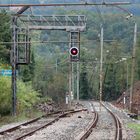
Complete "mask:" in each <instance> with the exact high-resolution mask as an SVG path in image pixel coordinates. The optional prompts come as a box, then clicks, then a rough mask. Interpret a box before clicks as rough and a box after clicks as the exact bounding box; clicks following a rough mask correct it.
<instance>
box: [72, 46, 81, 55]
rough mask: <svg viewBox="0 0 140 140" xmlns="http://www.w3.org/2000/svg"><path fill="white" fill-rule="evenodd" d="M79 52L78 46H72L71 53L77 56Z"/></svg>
mask: <svg viewBox="0 0 140 140" xmlns="http://www.w3.org/2000/svg"><path fill="white" fill-rule="evenodd" d="M78 53H79V50H78V48H76V47H72V48H70V54H71V55H72V56H76V55H78Z"/></svg>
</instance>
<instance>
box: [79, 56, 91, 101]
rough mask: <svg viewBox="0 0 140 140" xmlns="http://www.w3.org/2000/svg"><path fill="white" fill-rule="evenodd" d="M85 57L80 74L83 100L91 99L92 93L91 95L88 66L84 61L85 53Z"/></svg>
mask: <svg viewBox="0 0 140 140" xmlns="http://www.w3.org/2000/svg"><path fill="white" fill-rule="evenodd" d="M82 56H83V58H82V59H83V63H82V65H81V72H80V98H81V99H89V98H90V93H89V82H88V74H87V65H86V62H85V61H84V59H85V58H84V57H85V56H84V53H83V54H82Z"/></svg>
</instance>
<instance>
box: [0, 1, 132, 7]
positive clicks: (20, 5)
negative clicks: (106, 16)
mask: <svg viewBox="0 0 140 140" xmlns="http://www.w3.org/2000/svg"><path fill="white" fill-rule="evenodd" d="M130 4H131V3H130V2H109V3H106V2H103V3H87V2H85V3H50V4H0V7H36V6H48V7H53V6H92V5H95V6H97V5H105V6H109V5H110V6H111V5H130Z"/></svg>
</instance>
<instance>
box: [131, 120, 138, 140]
mask: <svg viewBox="0 0 140 140" xmlns="http://www.w3.org/2000/svg"><path fill="white" fill-rule="evenodd" d="M128 127H129V128H131V129H133V130H134V131H135V132H136V137H135V140H140V124H136V123H129V124H128Z"/></svg>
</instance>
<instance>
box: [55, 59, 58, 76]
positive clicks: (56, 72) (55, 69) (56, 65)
mask: <svg viewBox="0 0 140 140" xmlns="http://www.w3.org/2000/svg"><path fill="white" fill-rule="evenodd" d="M57 64H58V58H56V68H55V72H56V74H57Z"/></svg>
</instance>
